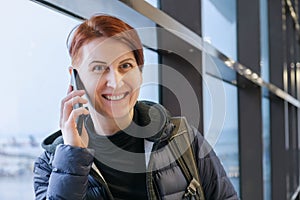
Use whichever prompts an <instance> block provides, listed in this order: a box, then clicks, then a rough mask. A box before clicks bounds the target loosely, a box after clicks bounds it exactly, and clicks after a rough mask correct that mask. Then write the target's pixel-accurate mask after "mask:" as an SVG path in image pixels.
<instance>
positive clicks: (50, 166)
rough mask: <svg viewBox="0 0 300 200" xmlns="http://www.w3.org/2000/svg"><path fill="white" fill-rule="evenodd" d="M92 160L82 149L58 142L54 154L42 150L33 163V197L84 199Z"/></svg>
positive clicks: (41, 198) (39, 199)
mask: <svg viewBox="0 0 300 200" xmlns="http://www.w3.org/2000/svg"><path fill="white" fill-rule="evenodd" d="M92 162H93V155H92V153H91V152H90V151H89V150H88V149H85V148H78V147H72V146H69V145H59V146H57V148H56V152H55V154H54V156H51V155H50V154H49V153H47V152H44V153H43V154H42V155H41V156H40V157H39V158H38V159H37V160H36V161H35V163H34V190H35V196H36V200H44V199H49V200H53V199H55V200H61V199H72V200H77V199H78V200H79V199H80V200H82V199H85V196H86V191H87V187H88V174H89V171H90V169H91V165H92Z"/></svg>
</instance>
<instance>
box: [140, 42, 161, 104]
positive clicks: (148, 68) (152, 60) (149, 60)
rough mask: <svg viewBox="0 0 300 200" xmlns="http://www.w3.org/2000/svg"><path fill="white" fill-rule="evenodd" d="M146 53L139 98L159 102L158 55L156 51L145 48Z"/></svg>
mask: <svg viewBox="0 0 300 200" xmlns="http://www.w3.org/2000/svg"><path fill="white" fill-rule="evenodd" d="M144 55H145V64H144V68H143V84H142V86H141V91H140V96H139V100H149V101H153V102H156V103H159V77H158V66H159V65H158V64H157V63H158V55H157V53H156V52H154V51H151V50H148V49H145V48H144Z"/></svg>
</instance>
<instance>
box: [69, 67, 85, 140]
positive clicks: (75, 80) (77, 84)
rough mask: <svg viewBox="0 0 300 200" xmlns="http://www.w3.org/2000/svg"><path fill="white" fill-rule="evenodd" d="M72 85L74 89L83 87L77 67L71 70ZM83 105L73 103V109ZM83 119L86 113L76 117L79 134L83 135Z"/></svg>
mask: <svg viewBox="0 0 300 200" xmlns="http://www.w3.org/2000/svg"><path fill="white" fill-rule="evenodd" d="M71 85H72V87H73V91H74V90H82V89H83V84H82V82H81V80H80V77H79V75H78V72H77V70H76V69H72V71H71ZM82 106H83V105H82V103H77V104H74V105H73V109H76V108H80V107H82ZM83 120H84V115H80V116H79V117H78V118H77V119H76V124H77V130H78V133H79V135H81V132H82V126H83Z"/></svg>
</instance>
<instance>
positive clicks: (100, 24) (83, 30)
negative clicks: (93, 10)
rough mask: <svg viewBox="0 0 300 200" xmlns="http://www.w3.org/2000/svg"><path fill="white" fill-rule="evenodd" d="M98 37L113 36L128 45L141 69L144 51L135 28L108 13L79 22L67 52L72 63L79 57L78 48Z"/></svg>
mask: <svg viewBox="0 0 300 200" xmlns="http://www.w3.org/2000/svg"><path fill="white" fill-rule="evenodd" d="M100 37H113V38H114V39H117V40H119V41H121V42H123V43H125V44H126V45H128V46H129V47H130V48H131V49H132V51H133V53H134V57H135V59H136V62H137V64H138V65H139V66H140V69H142V66H143V65H144V53H143V46H142V43H141V40H140V38H139V36H138V34H137V32H136V30H135V29H134V28H133V27H131V26H130V25H128V24H127V23H125V22H124V21H122V20H120V19H118V18H116V17H113V16H109V15H95V16H92V17H91V18H90V19H87V20H85V21H84V22H83V23H82V24H80V25H79V26H78V27H77V28H76V30H75V31H74V34H73V36H72V38H68V40H69V39H71V41H70V42H71V43H70V45H69V47H68V48H69V54H70V56H71V58H72V64H76V63H77V62H76V61H77V60H78V59H79V58H78V56H79V50H80V48H81V47H82V46H83V45H85V44H86V43H88V42H90V41H91V40H93V39H96V38H100Z"/></svg>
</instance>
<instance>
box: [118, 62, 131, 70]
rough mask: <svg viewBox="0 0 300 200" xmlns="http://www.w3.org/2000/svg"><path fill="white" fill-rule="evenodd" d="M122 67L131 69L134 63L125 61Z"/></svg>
mask: <svg viewBox="0 0 300 200" xmlns="http://www.w3.org/2000/svg"><path fill="white" fill-rule="evenodd" d="M120 67H121V69H123V70H129V69H131V68H132V67H133V65H132V64H131V63H124V64H122V65H121V66H120Z"/></svg>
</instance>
